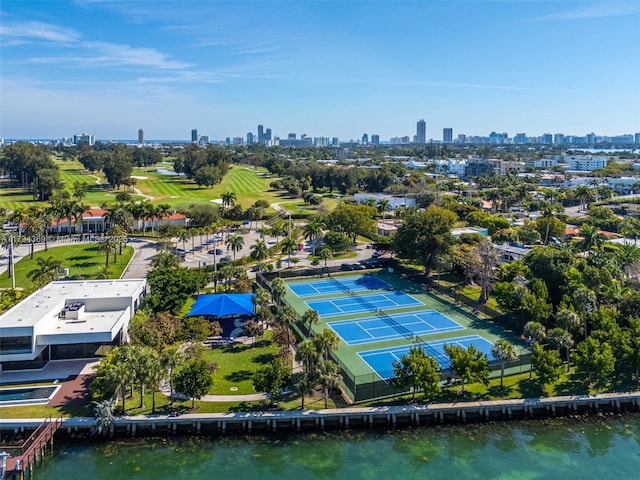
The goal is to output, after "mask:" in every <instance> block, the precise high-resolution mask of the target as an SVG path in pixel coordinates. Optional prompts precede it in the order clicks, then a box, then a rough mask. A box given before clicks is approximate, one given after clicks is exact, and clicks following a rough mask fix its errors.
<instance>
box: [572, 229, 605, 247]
mask: <svg viewBox="0 0 640 480" xmlns="http://www.w3.org/2000/svg"><path fill="white" fill-rule="evenodd" d="M580 236H581V237H582V240H580V241H579V242H578V243H577V247H578V248H579V249H580V250H581V251H583V252H586V251H587V250H591V249H592V248H597V247H600V246H601V245H602V244H603V243H604V242H605V240H606V238H605V236H604V235H603V234H602V233H601V232H600V231H599V230H598V228H597V227H594V226H593V225H589V224H588V223H585V224H584V225H582V228H581V229H580Z"/></svg>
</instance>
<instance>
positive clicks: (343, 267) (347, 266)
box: [340, 263, 353, 272]
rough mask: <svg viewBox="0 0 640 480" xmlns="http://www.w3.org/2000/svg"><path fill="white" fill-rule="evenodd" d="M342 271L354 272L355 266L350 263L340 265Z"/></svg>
mask: <svg viewBox="0 0 640 480" xmlns="http://www.w3.org/2000/svg"><path fill="white" fill-rule="evenodd" d="M340 270H344V271H345V272H350V271H351V270H353V265H351V264H350V263H343V264H342V265H340Z"/></svg>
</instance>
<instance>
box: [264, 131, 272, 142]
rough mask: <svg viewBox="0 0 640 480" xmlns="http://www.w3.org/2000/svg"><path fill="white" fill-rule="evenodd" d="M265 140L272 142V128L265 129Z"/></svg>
mask: <svg viewBox="0 0 640 480" xmlns="http://www.w3.org/2000/svg"><path fill="white" fill-rule="evenodd" d="M264 141H265V142H270V141H271V129H270V128H267V129H266V130H265V131H264Z"/></svg>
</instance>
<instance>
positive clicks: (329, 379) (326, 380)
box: [318, 361, 342, 409]
mask: <svg viewBox="0 0 640 480" xmlns="http://www.w3.org/2000/svg"><path fill="white" fill-rule="evenodd" d="M341 381H342V375H340V372H339V368H338V365H337V364H336V363H335V362H332V361H323V362H320V365H319V366H318V384H319V385H320V387H322V397H323V398H324V408H325V409H326V408H329V406H328V403H327V402H328V399H329V395H330V393H331V391H332V390H335V389H337V388H339V387H340V382H341Z"/></svg>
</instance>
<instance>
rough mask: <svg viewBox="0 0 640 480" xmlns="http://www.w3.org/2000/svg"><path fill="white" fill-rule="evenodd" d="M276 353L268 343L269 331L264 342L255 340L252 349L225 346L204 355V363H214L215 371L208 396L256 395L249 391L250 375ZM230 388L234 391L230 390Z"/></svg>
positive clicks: (251, 389) (251, 385) (237, 345)
mask: <svg viewBox="0 0 640 480" xmlns="http://www.w3.org/2000/svg"><path fill="white" fill-rule="evenodd" d="M277 353H278V347H277V346H276V345H274V344H273V343H271V331H267V332H266V337H265V338H264V339H258V340H256V343H255V345H254V346H252V345H243V344H237V343H236V344H228V345H221V346H219V347H215V348H213V349H211V350H208V351H206V352H205V357H206V359H207V360H209V361H212V362H215V363H216V364H217V365H218V369H217V370H216V372H215V373H214V375H213V387H211V389H210V390H209V393H210V394H212V395H247V394H252V393H256V391H255V390H254V388H253V374H254V373H255V372H256V370H258V368H260V367H262V366H264V365H266V364H268V363H269V362H270V361H271V360H272V359H273V358H274V357H275V356H276V355H277ZM232 388H234V389H235V390H231V389H232Z"/></svg>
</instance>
